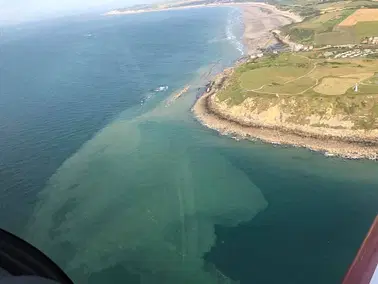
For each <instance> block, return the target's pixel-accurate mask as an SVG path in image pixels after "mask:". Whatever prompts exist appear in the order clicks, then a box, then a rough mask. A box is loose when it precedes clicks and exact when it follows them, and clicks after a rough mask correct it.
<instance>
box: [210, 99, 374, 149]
mask: <svg viewBox="0 0 378 284" xmlns="http://www.w3.org/2000/svg"><path fill="white" fill-rule="evenodd" d="M308 103H309V102H308V98H306V97H304V98H300V99H298V98H294V97H289V98H274V99H269V100H267V99H264V98H262V99H261V98H247V99H246V100H245V101H244V102H242V103H241V104H239V105H233V106H230V105H228V104H227V102H226V101H223V102H222V101H220V100H219V98H218V97H217V96H216V95H213V96H210V97H209V100H208V106H209V108H210V109H211V110H212V111H213V112H215V113H217V114H218V115H220V116H222V117H225V118H227V119H229V120H232V121H235V122H238V123H240V124H243V125H246V126H248V125H250V126H255V127H265V128H270V129H277V128H278V129H282V130H286V131H291V132H295V133H297V134H302V135H305V136H315V137H317V136H319V137H320V136H321V137H335V138H340V139H341V140H345V141H359V140H363V141H364V142H367V141H369V142H372V143H374V142H375V143H377V144H378V129H373V130H369V131H366V130H364V129H358V126H356V125H355V122H354V121H353V120H350V117H349V116H347V115H344V114H333V109H332V107H328V108H326V109H325V112H324V114H323V113H322V115H319V114H317V113H312V114H309V113H306V112H302V113H301V112H300V111H303V109H305V108H306V104H308Z"/></svg>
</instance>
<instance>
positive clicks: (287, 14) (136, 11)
mask: <svg viewBox="0 0 378 284" xmlns="http://www.w3.org/2000/svg"><path fill="white" fill-rule="evenodd" d="M204 7H260V8H265V9H268V10H271V11H272V12H275V14H280V15H282V16H285V17H288V18H291V19H292V20H294V21H295V22H299V21H301V20H302V18H301V17H300V16H298V15H296V14H294V13H291V12H289V11H281V10H278V9H277V8H276V7H275V6H273V5H270V4H266V3H256V2H243V3H236V2H235V3H216V4H199V5H187V6H179V7H167V8H142V9H130V10H120V9H115V10H111V11H109V12H106V13H105V14H104V15H105V16H112V15H130V14H141V13H150V12H160V11H172V10H185V9H194V8H204Z"/></svg>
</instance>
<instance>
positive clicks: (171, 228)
mask: <svg viewBox="0 0 378 284" xmlns="http://www.w3.org/2000/svg"><path fill="white" fill-rule="evenodd" d="M187 13H189V14H187ZM210 13H211V14H210ZM229 13H230V12H229V10H228V9H211V10H210V9H200V10H193V11H191V12H185V13H184V12H183V11H175V12H168V13H160V14H159V13H158V14H154V15H155V16H153V17H145V15H144V16H143V15H136V16H135V17H134V18H133V21H134V24H135V25H136V26H138V27H142V28H141V30H140V31H139V32H136V31H133V30H132V29H130V30H128V29H127V26H128V25H131V22H128V21H129V20H126V19H127V18H123V17H120V18H114V19H107V20H106V21H105V20H103V19H101V20H100V21H98V22H96V23H97V26H96V27H94V26H93V25H90V24H89V23H90V22H89V23H88V26H86V29H85V31H83V33H84V34H87V33H88V32H89V30H91V33H93V34H94V35H96V32H97V31H100V30H103V33H102V35H103V36H106V39H107V40H108V42H112V44H110V43H109V44H105V43H104V42H106V41H104V40H105V39H104V40H98V41H95V42H92V43H91V45H93V46H94V47H93V46H92V47H88V46H87V47H86V48H83V52H90V51H91V52H93V51H95V50H97V49H96V45H98V44H102V45H101V46H102V48H101V49H99V50H101V53H103V54H102V55H100V54H98V53H96V54H95V56H94V57H88V58H91V60H98V62H97V61H96V62H97V63H96V64H98V65H93V62H92V63H89V62H86V63H81V64H83V65H82V68H83V70H85V68H89V69H90V70H96V72H95V73H94V74H92V75H91V76H89V77H86V78H87V80H88V81H87V84H88V85H86V87H83V85H82V82H83V81H82V79H80V80H79V79H78V80H77V84H78V85H77V86H76V87H75V88H73V87H72V84H71V83H72V81H70V80H71V79H72V78H71V77H64V76H63V78H65V79H64V80H65V81H67V82H71V83H70V85H69V88H68V87H67V88H68V89H67V91H66V92H65V93H64V94H62V95H61V96H62V97H59V96H58V98H60V101H59V104H57V106H59V108H58V111H57V112H58V114H61V115H62V118H64V115H63V114H65V113H66V114H65V115H71V116H72V120H71V123H70V124H69V125H68V126H67V125H66V126H64V123H62V121H65V120H64V119H62V120H60V123H58V122H56V124H53V125H51V126H50V128H48V127H47V126H46V125H49V124H42V123H41V127H42V126H43V127H45V128H44V129H45V131H46V129H49V132H48V134H49V135H51V134H52V133H53V134H55V132H52V133H51V131H53V130H54V131H60V132H62V134H61V136H57V137H55V138H54V135H51V136H50V137H51V138H50V139H47V141H46V145H51V144H52V143H57V148H55V149H56V150H55V152H54V151H53V150H51V152H48V153H49V155H48V157H49V158H50V157H51V156H54V153H58V152H59V151H63V150H64V149H65V148H63V149H62V148H61V147H62V145H63V146H64V145H70V146H65V147H68V149H69V150H65V151H64V154H65V155H66V156H67V157H65V158H64V159H61V160H59V159H58V160H57V161H56V162H55V163H54V164H53V165H56V164H58V162H59V161H61V162H62V164H61V165H60V166H59V167H54V166H52V169H48V168H49V167H48V166H47V167H46V166H45V167H44V166H43V160H41V161H38V159H37V158H36V159H34V160H32V161H31V162H30V163H29V164H28V165H29V166H25V167H26V168H28V169H29V168H30V165H32V164H33V165H39V167H42V169H43V174H41V175H42V176H41V179H42V180H43V178H44V177H45V176H46V175H47V174H46V172H47V173H49V172H52V173H51V177H49V178H48V179H47V178H46V180H47V182H46V185H45V186H44V187H43V189H38V184H37V183H35V185H33V186H34V187H33V186H32V187H30V188H29V190H28V191H27V192H29V195H30V196H32V197H28V198H25V199H24V200H23V201H21V202H22V203H23V205H25V210H24V211H25V213H23V214H21V215H20V216H25V215H26V214H28V216H29V217H30V218H28V222H27V224H26V225H25V226H22V227H21V228H19V226H16V225H15V224H13V223H12V224H9V223H7V222H6V220H2V222H4V224H6V226H8V227H10V228H14V229H13V230H14V231H16V232H19V234H21V235H22V236H23V237H25V238H26V239H28V240H29V241H31V242H32V243H33V244H35V245H37V246H38V247H39V248H41V249H42V250H43V251H44V252H46V253H47V254H48V255H49V256H50V257H52V258H53V259H54V260H55V261H56V262H57V263H59V265H61V267H63V268H64V269H65V271H66V272H67V273H68V274H69V275H70V276H71V277H72V278H73V279H74V280H75V281H77V282H78V283H87V282H90V283H110V282H124V281H126V280H127V281H128V283H230V282H232V281H240V282H241V283H278V282H282V283H338V282H340V279H341V278H342V276H343V275H344V273H345V271H346V269H347V267H348V265H349V264H350V263H351V261H352V259H353V257H354V254H355V253H356V250H357V249H358V246H359V244H360V243H361V241H362V239H363V237H364V235H365V233H366V232H367V230H368V228H369V226H370V223H371V222H372V220H373V218H374V216H375V215H376V214H377V211H378V210H377V209H378V206H377V204H378V164H376V163H374V162H369V161H345V160H342V159H337V158H326V157H324V156H322V155H320V154H318V153H313V152H310V151H308V150H305V149H296V148H290V147H287V148H284V147H274V146H272V145H266V144H262V143H260V142H247V141H240V142H237V141H235V140H233V139H230V138H228V137H221V136H219V135H218V134H217V133H215V132H214V131H212V130H208V129H206V128H204V127H203V126H201V125H199V124H198V123H197V122H196V121H195V120H194V119H193V117H192V115H191V113H190V111H189V109H190V106H191V105H192V104H193V102H194V101H195V97H196V96H197V91H196V90H197V88H198V87H201V86H203V85H204V83H205V82H206V78H205V77H204V76H203V74H206V73H207V72H209V71H210V70H212V68H213V64H212V63H213V62H217V60H219V59H222V61H221V64H220V65H219V66H217V67H216V68H215V70H214V71H213V72H216V71H217V70H220V69H221V68H222V66H227V65H228V64H230V63H231V62H232V61H233V60H234V59H236V58H237V57H238V56H239V55H240V51H238V50H237V49H235V43H232V42H230V41H227V40H226V39H227V38H229V36H228V35H227V33H228V32H229V29H227V25H226V23H227V15H229ZM232 13H233V14H231V15H233V16H232V17H233V18H235V19H237V17H235V15H234V14H235V12H232ZM209 15H211V16H212V17H210V16H209ZM104 21H105V22H104ZM137 21H140V22H137ZM214 21H218V22H217V23H218V25H215V23H214ZM193 22H195V23H197V24H198V25H199V26H200V27H201V29H199V28H198V27H199V26H196V27H193V24H192V23H193ZM229 22H230V21H229ZM231 22H232V21H231ZM76 24H77V23H76ZM152 26H153V27H156V26H157V29H160V32H159V34H160V35H161V36H159V37H155V38H154V41H153V42H154V46H150V45H151V37H152V34H146V33H148V31H147V30H148V29H151V27H152ZM115 27H119V28H118V29H115ZM133 28H135V27H134V26H133ZM236 28H237V27H236ZM163 29H166V30H165V32H164V33H163ZM176 29H181V30H179V32H180V33H181V34H182V33H184V34H183V37H182V38H181V40H177V38H176V36H173V34H174V31H173V30H176ZM133 32H134V33H133ZM149 32H150V33H152V32H153V33H154V34H155V35H156V33H157V31H156V30H153V31H152V32H151V30H149ZM199 32H200V35H199ZM112 33H114V34H113V35H112V37H111V38H107V37H108V36H110V35H109V34H112ZM123 33H129V34H128V36H127V37H125V41H122V40H121V38H123V37H122V36H121V35H122V34H123ZM165 34H170V35H172V37H171V38H170V37H164V38H162V37H163V35H165ZM74 35H76V33H74ZM74 35H71V36H74ZM130 37H135V38H134V41H133V44H134V43H135V42H139V43H140V45H138V46H136V47H132V44H131V45H126V43H129V42H130ZM146 38H147V39H148V40H147V41H146ZM167 38H170V39H172V42H169V44H168V43H166V41H167ZM193 38H196V40H194V39H193ZM235 38H237V37H236V36H235ZM235 38H234V39H235ZM115 39H117V40H119V41H120V42H119V45H120V46H122V45H126V46H128V48H129V49H128V51H127V52H125V53H122V52H121V51H120V50H122V49H121V47H120V46H118V47H115V46H114V45H115V43H114V41H113V40H115ZM143 39H144V40H145V41H144V44H142V43H143ZM176 43H177V44H178V47H177V46H176V47H174V46H175V44H176ZM8 44H9V43H8ZM104 44H105V45H104ZM147 45H148V46H147ZM104 46H107V48H109V50H108V51H106V52H105V51H104V49H103V48H104ZM157 46H159V47H160V48H159V49H157V48H156V47H157ZM236 46H237V45H236ZM142 47H144V48H145V49H144V50H143V48H142ZM152 47H154V48H152ZM168 48H172V50H167V49H168ZM185 48H186V50H185ZM190 48H193V49H194V48H197V49H195V50H193V49H192V50H190ZM73 50H74V51H77V49H76V48H75V49H73ZM183 50H184V51H183ZM74 51H69V52H68V51H67V52H68V54H72V52H74ZM116 51H117V52H121V53H116V54H115V57H109V56H110V54H112V53H113V52H116ZM138 52H139V53H140V54H139V53H138ZM182 52H184V53H182ZM128 55H130V56H132V58H131V59H130V58H129V57H128ZM81 58H83V55H82V54H81V55H79V56H78V59H81ZM141 58H142V59H141ZM113 60H114V61H113ZM128 60H131V61H128ZM50 62H51V61H50ZM109 62H113V63H114V62H115V64H114V65H111V64H110V63H109ZM122 62H124V64H126V63H125V62H127V64H126V65H125V66H127V68H126V67H124V68H125V72H126V73H125V74H124V75H119V74H120V73H119V72H120V71H119V70H122V68H121V67H119V66H123V65H122ZM107 64H110V65H107ZM94 66H97V69H96V68H94ZM100 66H101V67H102V68H100ZM114 66H118V67H117V68H121V69H116V70H118V71H114V72H115V73H114V74H118V75H119V77H117V76H115V77H114V76H110V75H109V76H108V77H107V75H104V74H102V72H105V74H107V73H108V72H109V70H111V69H109V68H115V67H114ZM133 66H134V67H133ZM49 68H51V66H50V67H49ZM56 68H58V69H59V70H60V69H61V67H56ZM67 68H68V67H67ZM47 69H48V68H47ZM130 69H131V70H132V72H129V70H130ZM71 72H73V71H70V72H68V71H67V74H71ZM97 72H99V73H97ZM161 72H163V73H161ZM75 74H77V73H75ZM80 74H86V73H85V72H84V71H82V73H80ZM98 74H102V75H98ZM121 74H122V73H121ZM61 76H62V75H60V78H62V77H61ZM66 76H68V75H66ZM72 76H73V77H76V76H77V75H72ZM82 76H84V75H82ZM97 76H99V77H97ZM155 76H156V77H155ZM40 78H41V79H42V78H46V77H40ZM96 78H97V80H96V81H91V80H94V79H96ZM104 78H108V80H109V81H108V83H110V84H108V85H107V87H105V85H106V84H105V83H101V82H103V80H104ZM130 80H131V82H132V83H131V86H136V87H135V89H133V88H132V87H129V85H128V84H129V81H130ZM167 81H168V83H167ZM49 82H51V81H49ZM90 82H92V83H90ZM122 82H125V83H122ZM126 82H127V83H126ZM112 83H113V84H112ZM92 84H93V85H94V86H95V87H93V89H92V88H91V86H93V85H92ZM97 84H98V85H97ZM133 84H134V85H133ZM161 84H169V86H170V90H171V91H172V90H179V89H180V88H182V86H184V85H185V84H191V86H192V88H191V91H190V92H188V93H186V94H185V95H184V96H183V97H181V98H180V99H178V100H176V101H175V102H174V103H173V104H172V105H170V106H168V107H167V106H166V99H167V96H169V94H170V93H166V94H161V96H160V94H159V95H154V96H153V97H151V98H150V99H149V100H147V101H146V100H145V98H146V95H148V94H149V90H151V89H153V88H154V87H156V86H157V85H161ZM78 86H81V87H82V88H83V89H80V88H78ZM80 90H83V91H86V92H88V90H92V91H90V92H88V93H87V96H86V97H80V96H79V97H77V96H78V95H77V94H78V93H80ZM101 90H103V91H101ZM2 94H3V95H4V96H5V94H6V92H2ZM47 94H48V93H47V92H46V96H47ZM67 95H69V97H68V98H67V97H66V96H67ZM93 97H95V98H97V97H98V99H94V98H93ZM45 98H49V96H47V97H45ZM70 99H72V100H73V103H72V105H69V106H66V107H65V108H62V110H61V112H59V109H60V108H61V107H62V104H65V103H67V100H70ZM74 99H76V100H74ZM46 100H47V103H48V102H49V99H46ZM83 100H84V101H83ZM124 100H125V101H126V102H124ZM51 101H52V103H56V97H55V98H53V99H51ZM141 102H142V105H141ZM89 103H90V104H89ZM8 104H9V103H8ZM35 104H36V105H37V107H36V108H37V109H39V110H40V108H41V107H42V106H43V105H44V104H45V101H44V102H43V103H38V102H35ZM70 106H71V107H70ZM86 106H88V107H86ZM95 106H97V108H96V107H95ZM75 107H76V108H75ZM122 107H123V109H126V110H124V111H122V112H120V111H117V110H119V109H121V108H122ZM25 109H30V107H25ZM93 109H95V110H96V111H93ZM67 110H70V112H69V113H67ZM83 110H86V112H89V113H88V117H86V116H81V115H82V113H80V111H83ZM104 110H107V111H104ZM77 112H78V113H77ZM12 114H13V115H14V116H15V117H16V118H18V119H21V118H22V117H23V116H22V117H21V116H17V115H16V114H14V113H12ZM74 114H76V115H74ZM43 115H44V114H43V112H42V111H41V121H42V120H43V119H44V120H46V116H43ZM49 115H50V116H51V117H52V118H57V117H58V115H57V114H56V113H55V114H54V113H52V114H49ZM25 116H26V115H25ZM98 116H100V118H102V121H99V117H98ZM9 117H12V116H11V115H10V114H8V118H9ZM66 117H67V116H66ZM89 117H93V120H91V119H89ZM14 121H17V119H15V120H14ZM80 121H82V124H80V123H79V122H80ZM25 123H26V122H25ZM50 123H52V122H50ZM5 125H6V124H5ZM30 125H31V124H30V122H29V124H26V126H27V127H30ZM78 125H81V126H82V127H84V126H88V127H89V126H90V128H91V131H92V132H91V131H89V130H87V131H86V134H85V135H83V134H82V135H79V134H77V133H76V132H75V131H73V130H76V131H78V132H80V131H79V130H80V127H79V126H78ZM97 130H98V132H96V134H94V135H93V133H94V132H95V131H97ZM34 133H35V131H34ZM89 133H92V134H91V135H93V136H92V137H91V138H90V139H85V136H86V135H89ZM37 134H38V132H37ZM67 134H69V135H70V136H69V137H66V135H67ZM14 135H15V134H14ZM20 135H21V134H20ZM24 135H26V134H24ZM46 135H47V134H46ZM11 137H13V136H11ZM23 137H25V136H23ZM30 137H32V135H31V136H30ZM38 137H39V136H38V135H37V137H36V138H34V139H37V138H38ZM57 138H59V139H57ZM14 139H15V138H14ZM30 139H32V138H30ZM55 139H57V140H55ZM72 139H78V141H77V142H76V143H74V146H72V145H71V144H70V142H69V141H70V140H72ZM12 141H13V140H12ZM32 141H34V140H32ZM85 141H86V142H85ZM80 142H81V143H84V144H83V145H82V146H80V147H78V146H76V145H78V144H80ZM2 143H4V144H5V142H4V141H3V142H2ZM26 144H27V147H29V148H28V151H31V150H33V149H36V150H38V149H42V148H38V147H37V146H30V145H34V144H33V143H31V142H29V143H26ZM6 145H8V147H10V148H12V149H13V148H14V147H15V146H14V145H16V144H13V145H12V144H6ZM25 151H26V150H25ZM40 151H41V152H43V149H42V150H40ZM28 153H29V152H28ZM36 153H40V152H38V151H37V152H36ZM71 153H72V155H71ZM65 155H63V154H61V156H62V157H64V156H65ZM7 157H8V161H13V160H12V157H13V156H11V155H10V154H8V156H7ZM13 159H14V158H13ZM2 167H3V168H5V166H4V165H3V164H2ZM13 168H14V169H18V168H17V167H16V166H14V165H13ZM21 169H22V168H21ZM21 172H22V171H21ZM24 172H26V171H24ZM8 182H9V184H12V180H8ZM21 184H22V183H21ZM12 185H13V186H14V187H12V191H13V190H15V191H17V190H20V187H17V186H16V185H14V184H12ZM7 192H8V195H6V194H5V195H3V198H2V199H3V200H5V198H8V197H9V199H8V200H12V198H15V196H20V193H18V194H19V195H16V193H15V192H11V194H9V190H8V191H7ZM21 192H22V191H21ZM21 196H22V195H21ZM33 197H34V198H33ZM21 200H22V199H21ZM34 200H36V202H35V201H34ZM12 202H13V206H14V205H15V204H16V203H15V202H14V201H12ZM8 203H9V202H8ZM28 203H31V205H29V206H28V205H27V204H28ZM29 209H30V210H29ZM2 210H5V209H4V208H3V209H2ZM20 211H22V210H20ZM3 212H4V211H3ZM26 212H27V213H26ZM22 221H23V220H21V221H20V224H21V223H22Z"/></svg>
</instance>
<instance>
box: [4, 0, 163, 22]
mask: <svg viewBox="0 0 378 284" xmlns="http://www.w3.org/2000/svg"><path fill="white" fill-rule="evenodd" d="M152 2H156V1H155V0H81V1H77V0H64V1H62V0H12V1H9V0H0V25H2V24H17V23H22V22H27V21H34V20H42V19H46V18H53V17H61V16H66V15H71V14H73V13H82V12H91V11H100V10H106V9H112V8H120V7H127V6H131V5H135V4H144V3H152Z"/></svg>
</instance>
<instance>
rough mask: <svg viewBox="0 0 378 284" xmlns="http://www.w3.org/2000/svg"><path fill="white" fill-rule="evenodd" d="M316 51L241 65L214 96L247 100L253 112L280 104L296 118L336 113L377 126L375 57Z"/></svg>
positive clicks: (305, 119) (231, 102)
mask: <svg viewBox="0 0 378 284" xmlns="http://www.w3.org/2000/svg"><path fill="white" fill-rule="evenodd" d="M317 57H318V54H316V53H315V52H314V53H312V54H310V56H307V55H306V54H296V55H294V54H280V55H279V56H271V57H267V58H264V59H261V60H259V61H258V62H249V63H246V64H244V65H241V66H240V67H238V68H237V69H236V70H235V72H234V73H233V75H232V76H231V77H230V78H229V79H228V80H227V83H226V84H225V86H224V87H223V89H222V90H221V91H219V92H218V94H217V98H218V99H219V100H220V101H223V102H226V103H227V104H228V105H229V106H234V105H240V104H243V103H245V102H247V101H248V105H249V108H250V110H251V111H255V112H256V111H257V112H264V111H266V110H267V109H268V108H272V107H274V106H279V108H280V109H281V110H283V111H284V112H286V113H287V114H290V121H291V122H294V123H299V124H307V123H310V119H309V117H311V116H312V115H316V116H318V117H322V116H327V117H328V119H330V117H332V116H333V115H340V116H342V117H343V118H345V120H348V121H350V122H352V123H353V124H354V126H353V127H354V128H358V129H360V128H361V129H366V130H369V129H375V128H378V73H376V72H377V71H378V69H377V66H378V61H377V60H374V59H361V58H360V59H353V60H352V59H344V60H336V59H319V58H317ZM356 83H358V84H359V89H358V92H355V91H354V89H353V87H354V86H355V84H356ZM312 126H314V125H312ZM335 127H340V126H337V125H336V126H335Z"/></svg>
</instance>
